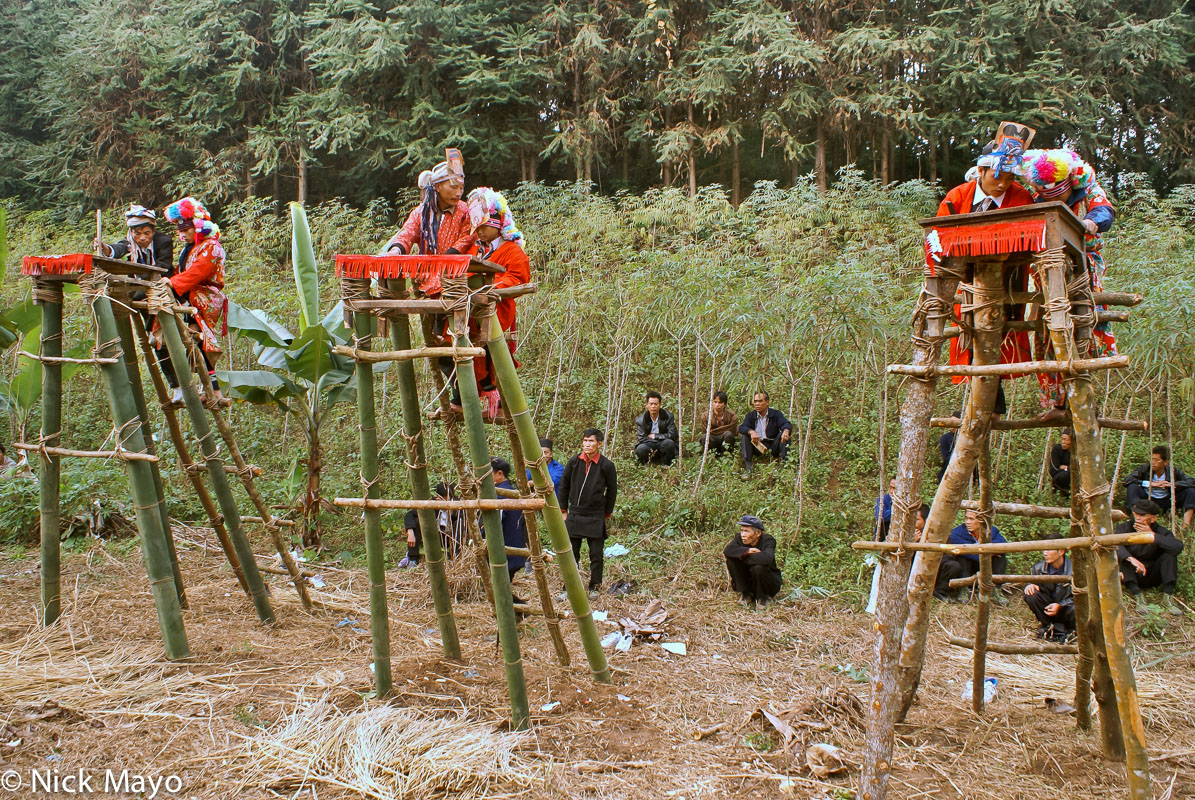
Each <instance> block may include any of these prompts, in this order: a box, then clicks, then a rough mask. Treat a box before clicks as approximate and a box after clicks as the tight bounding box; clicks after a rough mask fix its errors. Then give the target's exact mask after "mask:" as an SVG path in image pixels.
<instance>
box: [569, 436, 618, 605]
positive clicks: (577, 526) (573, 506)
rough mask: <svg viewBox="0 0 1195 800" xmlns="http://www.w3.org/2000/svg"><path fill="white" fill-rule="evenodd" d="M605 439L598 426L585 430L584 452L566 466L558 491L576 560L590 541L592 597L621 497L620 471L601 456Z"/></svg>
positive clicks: (590, 584) (582, 441) (582, 446)
mask: <svg viewBox="0 0 1195 800" xmlns="http://www.w3.org/2000/svg"><path fill="white" fill-rule="evenodd" d="M603 438H604V437H603V436H602V432H601V431H599V430H598V429H597V428H589V429H588V430H586V431H585V433H584V434H583V435H582V437H581V452H580V453H579V454H578V455H575V456H573V457H572V458H570V459H569V460H568V463H567V464H565V465H564V474H563V475H561V476H560V489H559V492H558V494H559V495H560V511H561V513H562V514H563V516H564V524H565V525H566V526H567V527H568V538H569V540H570V541H571V542H572V545H573V558H575V559H576V560H577V563H580V561H581V543H582V542H585V541H588V542H589V592H590V595H591V596H593V597H596V596H597V591H598V589H600V588H601V586H602V567H603V566H604V564H605V560H604V558H605V547H606V520H607V519H609V518H610V515H611V514H613V513H614V501H615V500H616V499H617V497H618V473H617V471H616V470H615V469H614V462H613V461H611V460H610V459H608V458H606V457H605V456H604V455H602V439H603Z"/></svg>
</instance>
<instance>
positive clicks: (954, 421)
mask: <svg viewBox="0 0 1195 800" xmlns="http://www.w3.org/2000/svg"><path fill="white" fill-rule="evenodd" d="M961 422H962V420H960V419H959V418H958V417H934V418H933V419H931V420H930V421H929V425H930V427H931V428H958V427H959V425H960V424H961ZM1097 423H1098V424H1099V426H1100V427H1101V428H1106V429H1108V430H1116V431H1147V430H1149V423H1148V422H1146V421H1145V420H1140V419H1113V418H1111V417H1100V418H1099V419H1098V420H1097ZM1070 426H1071V417H1070V414H1069V413H1068V414H1066V415H1065V416H1062V417H1054V418H1052V419H997V420H992V430H994V431H1022V430H1031V429H1034V428H1069V427H1070Z"/></svg>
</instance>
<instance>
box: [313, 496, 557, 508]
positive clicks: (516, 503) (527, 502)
mask: <svg viewBox="0 0 1195 800" xmlns="http://www.w3.org/2000/svg"><path fill="white" fill-rule="evenodd" d="M332 502H333V504H335V505H338V506H344V507H347V508H366V509H405V508H416V509H418V508H428V509H432V510H435V511H462V510H469V511H537V510H539V509H541V508H543V507H544V501H543V500H542V499H539V498H533V497H527V498H522V499H518V500H513V499H509V498H501V499H493V500H486V499H484V498H482V499H479V500H388V499H384V498H364V499H363V498H360V497H337V498H336V499H335V500H333V501H332Z"/></svg>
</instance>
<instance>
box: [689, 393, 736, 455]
mask: <svg viewBox="0 0 1195 800" xmlns="http://www.w3.org/2000/svg"><path fill="white" fill-rule="evenodd" d="M707 430H708V431H709V433H708V434H707V433H706V431H707ZM738 432H739V415H738V414H736V413H734V412H733V411H731V410H730V409H729V408H727V406H726V392H718V393H716V394H715V395H714V400H713V402H712V403H711V404H710V407H709V409H707V410H706V411H705V413H703V414H702V415H701V420H700V422H699V423H698V425H697V433H698V435H699V436H700V437H701V448H702V449H703V450H707V449H708V450H709V451H710V452H711V453H713V454H714V455H716V456H721V455H725V454H726V453H730V452H733V451H732V449H731V448H732V446H733V445H734V440H735V437H736V436H738Z"/></svg>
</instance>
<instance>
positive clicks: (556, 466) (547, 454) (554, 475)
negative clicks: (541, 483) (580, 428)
mask: <svg viewBox="0 0 1195 800" xmlns="http://www.w3.org/2000/svg"><path fill="white" fill-rule="evenodd" d="M539 450H540V452H541V453H543V456H544V466H545V467H547V468H548V476H549V477H550V478H551V479H552V487H553V491H555V492H556V502H558V503H559V502H560V478H561V477H562V476H563V475H564V465H563V464H561V463H560V462H559V461H557V460H556V457H555V456H554V455H552V440H551V439H540V440H539ZM527 480H531V470H527Z"/></svg>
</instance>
